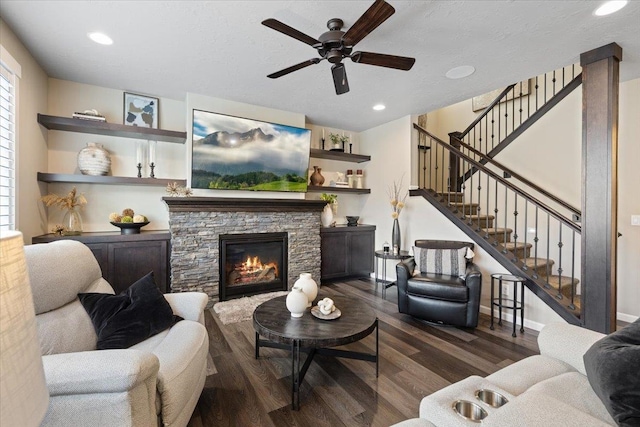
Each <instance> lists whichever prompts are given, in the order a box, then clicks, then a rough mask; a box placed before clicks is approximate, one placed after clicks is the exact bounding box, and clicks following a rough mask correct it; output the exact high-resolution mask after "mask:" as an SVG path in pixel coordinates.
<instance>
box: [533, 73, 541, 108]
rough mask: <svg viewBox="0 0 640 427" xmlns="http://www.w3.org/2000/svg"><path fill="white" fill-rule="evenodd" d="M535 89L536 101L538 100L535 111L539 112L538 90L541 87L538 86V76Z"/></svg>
mask: <svg viewBox="0 0 640 427" xmlns="http://www.w3.org/2000/svg"><path fill="white" fill-rule="evenodd" d="M535 88H536V96H535V99H536V109H535V111H538V89H539V88H540V85H539V84H538V76H536V86H535ZM535 111H534V112H535Z"/></svg>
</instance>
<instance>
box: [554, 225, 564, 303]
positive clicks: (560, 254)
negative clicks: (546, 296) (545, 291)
mask: <svg viewBox="0 0 640 427" xmlns="http://www.w3.org/2000/svg"><path fill="white" fill-rule="evenodd" d="M558 225H559V226H558V229H559V232H558V294H557V295H556V298H558V299H562V271H563V270H562V246H563V243H562V223H561V222H559V223H558Z"/></svg>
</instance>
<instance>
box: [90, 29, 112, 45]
mask: <svg viewBox="0 0 640 427" xmlns="http://www.w3.org/2000/svg"><path fill="white" fill-rule="evenodd" d="M87 36H88V37H89V38H90V39H91V40H93V41H94V42H96V43H98V44H104V45H110V44H113V40H111V37H109V36H108V35H106V34H103V33H98V32H95V33H87Z"/></svg>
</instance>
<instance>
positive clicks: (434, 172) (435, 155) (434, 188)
mask: <svg viewBox="0 0 640 427" xmlns="http://www.w3.org/2000/svg"><path fill="white" fill-rule="evenodd" d="M439 148H440V144H438V143H436V152H435V154H432V156H434V158H435V159H436V167H435V169H434V171H433V175H434V176H435V186H434V187H433V191H435V192H436V193H439V192H440V190H439V189H438V168H440V165H439V164H438V149H439ZM443 150H444V148H443Z"/></svg>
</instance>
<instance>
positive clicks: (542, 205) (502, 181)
mask: <svg viewBox="0 0 640 427" xmlns="http://www.w3.org/2000/svg"><path fill="white" fill-rule="evenodd" d="M413 127H414V128H415V129H416V130H417V131H418V132H421V133H423V134H425V135H427V136H428V137H429V138H431V139H432V140H433V141H436V142H437V143H438V144H440V145H442V146H443V147H444V148H445V149H447V150H449V151H453V152H454V153H455V154H456V155H457V156H458V157H460V158H462V159H464V160H466V161H467V162H469V163H471V164H472V165H474V166H475V167H476V168H478V169H479V170H481V171H482V172H484V173H486V174H487V175H489V176H491V177H492V178H493V179H495V180H496V181H497V182H499V183H500V184H502V185H504V186H505V187H508V188H510V189H511V190H513V191H514V192H515V193H518V194H519V195H520V196H522V197H523V198H525V199H528V200H529V201H530V202H531V203H534V204H535V205H537V206H539V207H540V208H541V209H542V210H544V211H545V212H547V213H548V214H549V215H551V216H553V217H554V218H556V219H557V220H558V221H560V222H561V223H563V224H564V225H566V226H567V227H569V228H571V229H572V230H574V231H576V232H578V233H580V232H581V227H580V226H579V225H577V224H575V223H574V222H573V221H571V220H570V219H568V218H567V217H565V216H564V215H562V214H561V213H559V212H557V211H556V210H555V209H553V208H551V207H549V206H547V205H546V204H545V203H543V202H542V201H540V200H538V199H537V198H535V197H533V196H532V195H531V194H529V193H527V192H526V191H523V190H522V189H520V188H519V187H517V186H515V185H514V184H512V183H510V182H509V181H507V180H505V179H504V178H502V177H501V176H500V175H498V174H496V173H495V172H493V171H492V170H490V169H489V168H487V167H486V166H484V165H483V164H482V163H480V162H478V161H477V160H475V159H472V158H471V157H469V156H467V155H466V154H464V153H463V152H462V151H460V150H459V149H457V148H455V147H453V146H452V145H450V144H447V143H446V142H444V141H442V140H441V139H440V138H438V137H437V136H435V135H432V134H431V133H429V132H428V131H427V130H425V129H424V128H422V127H421V126H420V125H418V124H417V123H414V124H413Z"/></svg>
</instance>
